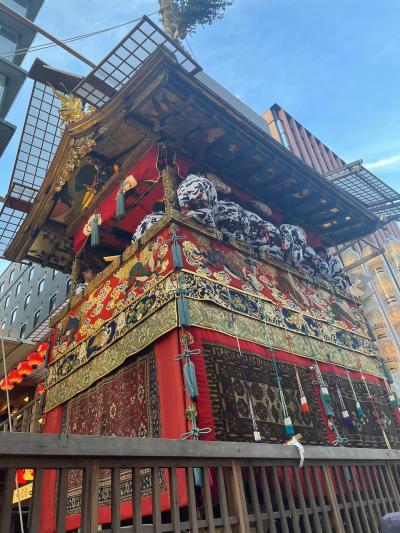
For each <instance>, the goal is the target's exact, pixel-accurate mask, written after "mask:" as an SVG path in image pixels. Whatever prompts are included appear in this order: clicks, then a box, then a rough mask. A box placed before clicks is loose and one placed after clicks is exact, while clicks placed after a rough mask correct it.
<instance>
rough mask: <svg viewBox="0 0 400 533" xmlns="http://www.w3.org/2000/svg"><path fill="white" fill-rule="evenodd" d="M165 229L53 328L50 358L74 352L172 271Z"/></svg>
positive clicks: (167, 231) (167, 232)
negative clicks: (81, 343)
mask: <svg viewBox="0 0 400 533" xmlns="http://www.w3.org/2000/svg"><path fill="white" fill-rule="evenodd" d="M168 237H169V230H168V229H165V230H164V231H163V232H162V233H161V234H160V235H159V236H158V237H157V238H155V240H154V241H151V242H150V243H149V244H147V246H145V247H144V248H143V249H142V250H140V251H138V252H137V253H136V254H135V255H134V256H133V257H132V258H130V259H128V261H126V262H125V263H123V264H122V265H121V266H120V267H119V268H118V269H117V270H116V271H114V272H113V273H112V274H111V275H110V276H109V277H108V278H107V279H105V280H104V282H103V283H102V285H101V286H100V287H98V288H97V289H95V290H94V291H93V292H92V293H90V294H89V296H87V297H86V298H85V299H84V300H82V302H80V303H79V305H78V306H77V307H75V308H74V309H73V310H72V311H71V313H70V314H69V315H67V316H66V317H65V318H63V319H62V320H61V321H60V322H59V323H58V324H57V325H56V327H55V333H54V345H53V348H52V352H51V358H52V359H54V358H57V357H59V356H60V355H63V354H65V353H67V352H68V351H70V350H71V349H72V348H74V347H75V346H76V345H77V344H79V343H80V342H81V341H83V340H84V339H86V338H87V337H88V336H90V335H93V333H95V332H96V331H98V330H99V329H100V328H101V326H102V325H103V324H104V323H105V322H107V321H108V320H110V319H111V318H114V317H115V316H116V315H117V314H118V313H120V312H121V310H123V309H124V308H125V307H126V306H127V305H129V304H131V303H132V302H133V301H134V300H135V299H136V298H137V297H139V296H140V295H142V294H143V293H145V292H146V291H148V290H149V289H151V288H153V287H154V286H155V285H156V284H157V283H159V282H160V281H161V280H162V279H163V278H164V277H165V276H166V275H167V274H168V273H169V272H171V270H172V254H171V249H170V246H169V245H168V244H167V243H166V240H168Z"/></svg>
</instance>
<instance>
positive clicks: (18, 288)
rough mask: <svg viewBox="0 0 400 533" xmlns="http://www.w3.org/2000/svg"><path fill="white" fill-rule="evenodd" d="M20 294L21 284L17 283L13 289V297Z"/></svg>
mask: <svg viewBox="0 0 400 533" xmlns="http://www.w3.org/2000/svg"><path fill="white" fill-rule="evenodd" d="M20 292H21V282H19V283H17V286H16V287H15V296H18V294H19V293H20Z"/></svg>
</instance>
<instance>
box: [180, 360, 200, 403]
mask: <svg viewBox="0 0 400 533" xmlns="http://www.w3.org/2000/svg"><path fill="white" fill-rule="evenodd" d="M183 375H184V376H185V383H186V387H187V392H188V395H189V398H190V399H191V400H194V399H195V398H198V397H199V389H198V386H197V378H196V368H195V366H194V364H193V362H192V361H191V360H190V359H187V360H186V362H185V365H184V367H183Z"/></svg>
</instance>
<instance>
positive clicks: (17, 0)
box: [4, 0, 28, 17]
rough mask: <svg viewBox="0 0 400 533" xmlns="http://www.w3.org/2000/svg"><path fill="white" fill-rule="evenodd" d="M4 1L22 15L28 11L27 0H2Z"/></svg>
mask: <svg viewBox="0 0 400 533" xmlns="http://www.w3.org/2000/svg"><path fill="white" fill-rule="evenodd" d="M4 3H5V4H7V5H8V6H10V7H11V9H13V10H14V11H16V12H17V13H19V14H20V15H22V16H23V17H25V16H26V13H27V11H28V0H4Z"/></svg>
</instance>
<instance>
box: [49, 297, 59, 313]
mask: <svg viewBox="0 0 400 533" xmlns="http://www.w3.org/2000/svg"><path fill="white" fill-rule="evenodd" d="M56 299H57V293H56V292H55V293H54V294H53V296H52V297H51V298H50V301H49V313H52V312H53V311H54V308H55V306H56Z"/></svg>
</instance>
